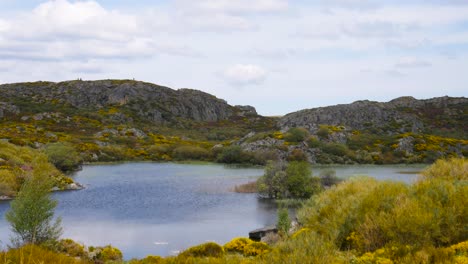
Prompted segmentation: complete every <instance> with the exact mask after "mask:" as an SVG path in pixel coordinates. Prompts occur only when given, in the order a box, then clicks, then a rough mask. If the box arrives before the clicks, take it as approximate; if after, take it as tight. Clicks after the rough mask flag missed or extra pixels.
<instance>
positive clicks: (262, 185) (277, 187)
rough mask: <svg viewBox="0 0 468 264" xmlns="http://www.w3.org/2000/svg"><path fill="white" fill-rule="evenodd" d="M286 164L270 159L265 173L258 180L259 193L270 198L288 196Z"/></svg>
mask: <svg viewBox="0 0 468 264" xmlns="http://www.w3.org/2000/svg"><path fill="white" fill-rule="evenodd" d="M285 166H286V165H285V164H284V163H282V162H273V161H270V162H268V163H267V165H266V166H265V173H264V174H263V176H262V177H260V178H259V179H258V181H257V189H258V193H259V194H260V195H261V196H265V197H268V198H274V199H280V198H286V196H287V193H286V177H287V176H286V172H285V169H286V168H285Z"/></svg>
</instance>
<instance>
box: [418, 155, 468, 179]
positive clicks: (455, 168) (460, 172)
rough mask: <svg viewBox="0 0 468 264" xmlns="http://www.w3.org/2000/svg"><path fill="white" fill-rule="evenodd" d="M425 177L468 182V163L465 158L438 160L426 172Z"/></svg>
mask: <svg viewBox="0 0 468 264" xmlns="http://www.w3.org/2000/svg"><path fill="white" fill-rule="evenodd" d="M423 175H424V176H425V177H427V178H429V179H444V180H459V181H462V180H463V181H467V180H468V162H467V160H466V159H463V158H451V159H449V160H443V159H442V160H438V161H436V163H435V164H434V165H432V166H431V167H429V168H428V169H427V170H425V171H424V173H423Z"/></svg>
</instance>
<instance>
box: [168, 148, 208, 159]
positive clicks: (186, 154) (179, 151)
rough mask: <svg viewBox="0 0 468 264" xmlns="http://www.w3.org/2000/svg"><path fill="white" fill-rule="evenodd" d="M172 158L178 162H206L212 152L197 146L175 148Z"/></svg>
mask: <svg viewBox="0 0 468 264" xmlns="http://www.w3.org/2000/svg"><path fill="white" fill-rule="evenodd" d="M172 156H173V157H174V158H175V159H178V160H205V159H208V158H209V157H210V152H209V151H208V150H207V149H204V148H201V147H197V146H182V147H178V148H175V149H174V150H173V152H172Z"/></svg>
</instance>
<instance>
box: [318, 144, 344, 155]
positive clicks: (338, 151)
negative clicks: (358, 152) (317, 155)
mask: <svg viewBox="0 0 468 264" xmlns="http://www.w3.org/2000/svg"><path fill="white" fill-rule="evenodd" d="M322 150H323V151H324V152H325V153H329V154H332V155H336V156H345V155H347V153H348V148H347V147H346V145H343V144H340V143H328V144H324V145H323V146H322Z"/></svg>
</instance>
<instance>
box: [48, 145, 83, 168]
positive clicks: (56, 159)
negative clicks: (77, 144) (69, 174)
mask: <svg viewBox="0 0 468 264" xmlns="http://www.w3.org/2000/svg"><path fill="white" fill-rule="evenodd" d="M44 152H45V153H46V155H47V157H48V158H49V161H50V162H51V163H52V164H54V165H55V167H57V169H59V170H61V171H72V170H76V169H78V168H79V167H80V165H81V163H82V160H81V157H80V155H79V154H78V152H77V151H76V150H75V148H74V147H73V146H72V145H70V144H67V143H52V144H48V145H46V147H45V149H44Z"/></svg>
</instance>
